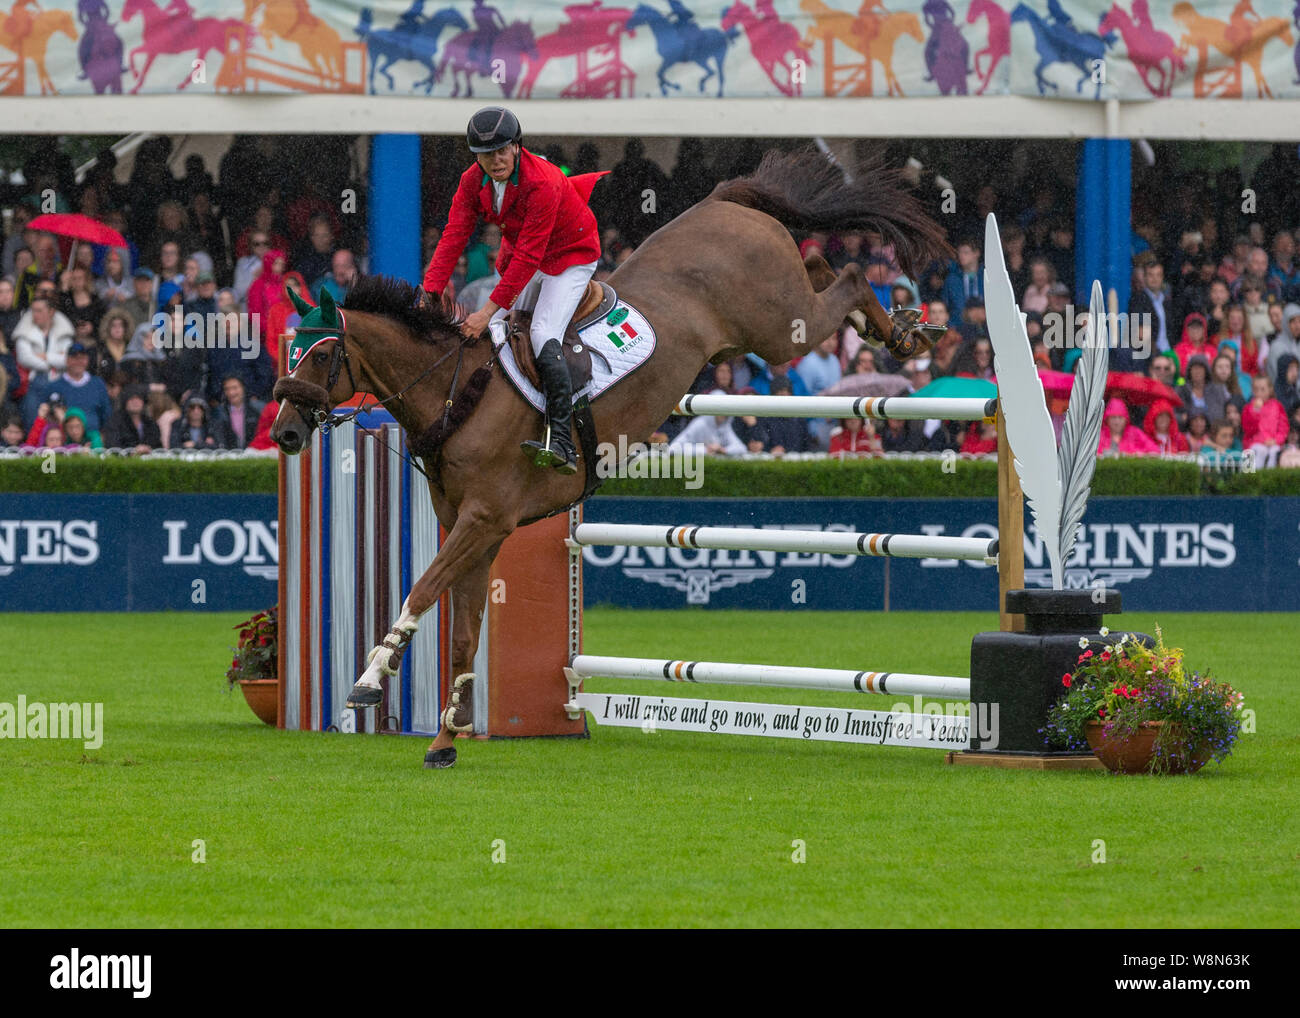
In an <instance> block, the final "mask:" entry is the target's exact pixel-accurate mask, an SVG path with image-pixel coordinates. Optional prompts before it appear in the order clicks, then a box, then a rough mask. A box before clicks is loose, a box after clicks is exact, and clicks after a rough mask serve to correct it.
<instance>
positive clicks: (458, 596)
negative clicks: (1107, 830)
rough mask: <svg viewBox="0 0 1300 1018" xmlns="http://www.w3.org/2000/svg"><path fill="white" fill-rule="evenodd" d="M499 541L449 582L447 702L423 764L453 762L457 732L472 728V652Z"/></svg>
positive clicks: (484, 608) (441, 764) (446, 764)
mask: <svg viewBox="0 0 1300 1018" xmlns="http://www.w3.org/2000/svg"><path fill="white" fill-rule="evenodd" d="M500 547H501V544H500V542H498V543H497V544H496V545H495V546H494V547H492V548H489V549H488V551H487V553H486V554H484V555H483V557H482V558H481V559H480V560H479V561H478V563H477V564H475V565H474V566H473V568H471V569H470V570H469V572H467V573H466V574H465V575H464V576H462V577H461V578H460V579H459V580H457V581H456V582H455V583H453V584H452V585H451V669H452V681H451V685H450V687H449V688H448V690H447V692H448V702H447V704H446V706H445V708H444V710H443V714H442V718H441V721H442V727H441V728H440V729H439V731H438V737H437V738H436V739H434V740H433V744H432V745H430V746H429V751H428V752H427V753H426V754H425V758H424V759H425V766H427V767H450V766H451V765H452V764H453V763H455V762H456V750H455V749H453V748H452V740H453V739H454V738H455V736H456V734H457V733H458V732H467V733H468V732H472V731H473V730H474V680H475V679H476V678H477V676H476V675H475V674H474V655H475V654H477V653H478V643H479V634H480V633H481V632H482V630H483V613H484V611H485V610H486V607H487V592H488V579H489V576H490V575H491V570H492V562H493V561H494V560H495V559H496V557H497V551H498V550H499V549H500Z"/></svg>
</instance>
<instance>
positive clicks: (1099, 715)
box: [1097, 707, 1106, 718]
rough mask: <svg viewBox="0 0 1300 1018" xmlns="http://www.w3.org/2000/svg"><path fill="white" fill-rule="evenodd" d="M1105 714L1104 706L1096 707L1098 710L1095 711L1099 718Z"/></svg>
mask: <svg viewBox="0 0 1300 1018" xmlns="http://www.w3.org/2000/svg"><path fill="white" fill-rule="evenodd" d="M1105 716H1106V708H1105V707H1102V708H1100V709H1098V711H1097V717H1099V718H1104V717H1105Z"/></svg>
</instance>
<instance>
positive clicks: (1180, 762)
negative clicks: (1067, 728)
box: [1084, 721, 1210, 774]
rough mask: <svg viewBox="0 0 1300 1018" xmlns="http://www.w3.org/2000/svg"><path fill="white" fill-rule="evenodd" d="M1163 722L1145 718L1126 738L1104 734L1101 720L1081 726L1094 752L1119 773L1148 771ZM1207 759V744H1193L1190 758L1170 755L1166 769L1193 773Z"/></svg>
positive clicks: (1145, 772) (1172, 772)
mask: <svg viewBox="0 0 1300 1018" xmlns="http://www.w3.org/2000/svg"><path fill="white" fill-rule="evenodd" d="M1165 724H1166V722H1164V721H1148V722H1146V723H1144V724H1143V725H1142V727H1141V728H1139V729H1138V730H1137V731H1136V732H1134V733H1133V734H1132V735H1131V736H1129V737H1128V738H1127V739H1107V738H1106V737H1105V735H1104V734H1103V728H1104V726H1103V724H1102V723H1101V722H1100V721H1089V722H1088V724H1087V725H1086V726H1085V727H1084V735H1085V736H1086V737H1087V739H1088V745H1089V746H1091V747H1092V752H1093V754H1094V755H1095V756H1096V757H1097V759H1098V760H1100V761H1101V762H1102V763H1103V764H1105V766H1106V767H1107V768H1108V769H1109V770H1112V771H1117V772H1119V773H1120V774H1149V773H1150V772H1151V761H1152V759H1153V758H1154V757H1155V753H1156V745H1155V743H1156V736H1157V735H1159V734H1160V730H1161V729H1162V728H1163V727H1164V725H1165ZM1175 727H1176V726H1175ZM1175 734H1176V733H1175ZM1209 759H1210V747H1209V746H1208V745H1205V744H1201V745H1199V746H1197V747H1196V749H1195V751H1194V752H1193V753H1192V755H1191V757H1190V759H1189V758H1187V757H1183V756H1174V757H1171V758H1170V759H1169V761H1168V764H1169V766H1168V773H1169V774H1195V773H1196V772H1197V771H1199V770H1200V769H1201V768H1202V767H1204V766H1205V764H1206V762H1207V761H1208V760H1209Z"/></svg>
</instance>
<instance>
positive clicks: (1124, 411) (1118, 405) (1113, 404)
mask: <svg viewBox="0 0 1300 1018" xmlns="http://www.w3.org/2000/svg"><path fill="white" fill-rule="evenodd" d="M1106 416H1107V417H1123V418H1124V420H1126V421H1127V420H1128V419H1129V415H1128V407H1127V406H1125V405H1124V401H1123V400H1122V399H1120V398H1119V397H1118V396H1112V397H1111V398H1110V402H1109V403H1107V404H1106Z"/></svg>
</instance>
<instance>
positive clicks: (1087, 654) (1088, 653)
mask: <svg viewBox="0 0 1300 1018" xmlns="http://www.w3.org/2000/svg"><path fill="white" fill-rule="evenodd" d="M1085 657H1092V651H1090V650H1085V651H1084V652H1083V656H1082V657H1080V658H1079V660H1080V661H1082V660H1083V658H1085Z"/></svg>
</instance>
